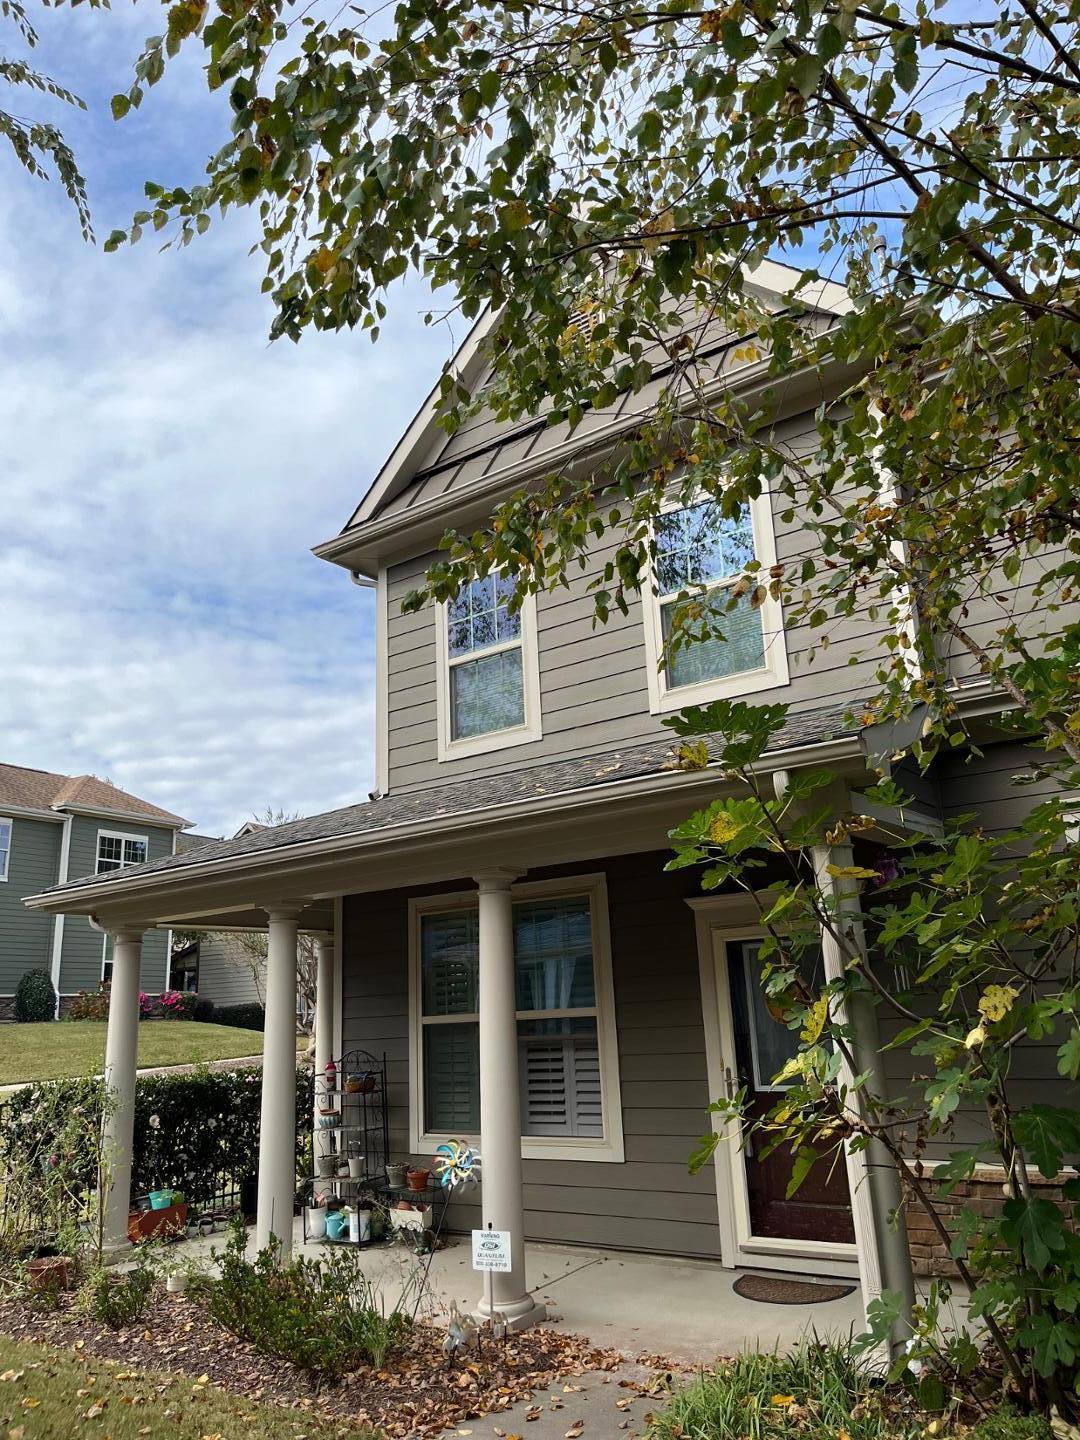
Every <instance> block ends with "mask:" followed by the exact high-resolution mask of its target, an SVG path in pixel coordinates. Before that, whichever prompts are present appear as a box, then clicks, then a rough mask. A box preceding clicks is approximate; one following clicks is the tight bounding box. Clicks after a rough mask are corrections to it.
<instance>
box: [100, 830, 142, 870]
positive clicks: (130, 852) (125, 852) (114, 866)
mask: <svg viewBox="0 0 1080 1440" xmlns="http://www.w3.org/2000/svg"><path fill="white" fill-rule="evenodd" d="M146 855H147V839H146V836H145V835H126V834H124V833H123V832H122V831H119V830H99V831H98V837H97V870H96V873H97V874H98V875H104V874H106V873H107V872H108V871H110V870H121V869H123V867H124V866H125V865H141V864H143V862H144V861H145V859H146Z"/></svg>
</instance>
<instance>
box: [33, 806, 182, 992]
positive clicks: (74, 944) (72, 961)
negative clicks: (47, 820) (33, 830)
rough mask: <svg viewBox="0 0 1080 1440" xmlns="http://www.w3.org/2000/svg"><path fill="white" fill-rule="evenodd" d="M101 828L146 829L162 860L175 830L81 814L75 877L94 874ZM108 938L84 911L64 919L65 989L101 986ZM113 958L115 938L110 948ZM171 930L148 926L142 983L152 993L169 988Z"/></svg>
mask: <svg viewBox="0 0 1080 1440" xmlns="http://www.w3.org/2000/svg"><path fill="white" fill-rule="evenodd" d="M99 830H113V831H117V832H121V833H123V834H126V835H145V836H146V840H147V859H148V860H160V859H162V858H163V857H164V856H166V855H171V854H172V848H173V832H172V831H171V830H165V829H162V828H161V827H160V826H154V825H148V824H146V823H145V822H144V821H142V820H129V819H126V818H125V819H112V820H98V819H95V818H94V817H93V816H91V815H76V816H75V817H74V818H73V820H72V822H71V849H70V853H69V856H68V874H69V876H70V877H71V879H73V880H74V879H77V878H80V877H82V876H84V875H93V873H94V870H95V868H96V866H97V841H98V831H99ZM103 945H105V938H104V936H103V935H102V933H101V931H100V930H95V929H94V927H93V926H92V925H91V924H90V921H89V920H87V919H86V917H85V916H84V915H69V916H68V917H67V919H66V920H65V921H64V952H63V967H62V969H61V972H60V993H61V994H62V995H75V994H76V993H77V992H78V991H80V990H96V989H97V988H98V986H99V985H100V984H101V963H102V947H103ZM105 953H106V955H108V956H109V958H111V956H112V945H111V941H110V942H109V943H108V945H107V946H106V949H105ZM168 983H169V980H168V933H167V931H165V930H148V931H147V932H146V934H145V936H144V937H143V944H142V963H141V965H140V967H139V985H140V986H141V988H142V989H143V990H145V991H147V993H148V994H151V995H160V993H161V992H162V991H163V990H165V989H167V988H168Z"/></svg>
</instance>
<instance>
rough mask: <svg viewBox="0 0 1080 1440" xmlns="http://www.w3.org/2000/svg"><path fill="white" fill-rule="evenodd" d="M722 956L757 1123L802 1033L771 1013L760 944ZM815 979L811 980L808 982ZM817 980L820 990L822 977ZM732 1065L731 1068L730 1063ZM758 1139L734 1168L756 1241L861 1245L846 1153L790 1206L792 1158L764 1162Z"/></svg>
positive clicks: (820, 1165)
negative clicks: (740, 1174)
mask: <svg viewBox="0 0 1080 1440" xmlns="http://www.w3.org/2000/svg"><path fill="white" fill-rule="evenodd" d="M724 949H725V951H726V958H727V978H728V985H729V995H730V1003H731V1020H732V1031H733V1039H734V1058H735V1069H736V1070H737V1074H738V1081H739V1084H740V1085H745V1086H746V1091H747V1096H748V1105H747V1112H748V1114H749V1115H750V1116H751V1117H754V1118H757V1117H759V1116H763V1115H765V1114H767V1113H768V1111H769V1110H771V1109H772V1107H773V1106H774V1105H775V1104H776V1102H777V1099H778V1098H779V1095H780V1093H782V1091H783V1090H784V1088H785V1087H784V1086H782V1085H776V1084H775V1083H774V1080H773V1077H774V1076H775V1075H777V1074H778V1073H779V1072H780V1071H781V1070H782V1069H783V1067H784V1064H785V1062H786V1061H788V1060H789V1059H791V1057H792V1056H793V1055H795V1054H796V1053H797V1052H798V1048H799V1037H798V1032H797V1031H794V1030H789V1029H788V1028H787V1026H786V1025H785V1024H784V1022H783V1020H782V1019H781V1018H779V1017H778V1016H777V1015H776V1014H775V1013H774V1011H773V1009H771V1008H770V1001H769V997H768V996H767V995H766V994H765V991H764V989H763V987H762V984H761V962H760V959H759V952H760V950H761V941H760V940H759V939H745V940H737V939H736V940H728V941H726V943H725V946H724ZM808 978H810V977H808ZM813 979H814V980H815V981H816V982H817V983H818V984H820V983H821V978H820V976H819V975H818V976H814V977H813ZM729 1063H730V1062H729ZM763 1148H764V1147H763V1146H762V1144H761V1143H760V1137H759V1138H758V1139H757V1141H755V1137H754V1136H752V1135H751V1136H750V1137H748V1139H747V1142H746V1144H745V1145H744V1147H743V1149H742V1151H741V1152H740V1154H739V1155H737V1156H735V1157H734V1160H733V1163H735V1164H736V1165H742V1166H743V1167H744V1170H745V1187H746V1198H747V1202H748V1208H749V1212H750V1235H751V1236H753V1237H761V1238H767V1239H773V1240H792V1241H799V1240H804V1241H805V1240H812V1241H825V1242H829V1241H831V1242H833V1243H851V1242H853V1241H854V1239H855V1229H854V1225H853V1223H852V1216H851V1202H850V1196H849V1192H848V1182H847V1167H846V1163H845V1157H844V1152H843V1147H842V1146H841V1145H838V1146H837V1147H836V1149H835V1150H834V1151H833V1152H832V1153H831V1154H828V1155H823V1156H822V1158H821V1159H819V1160H818V1162H817V1164H816V1165H815V1166H814V1167H813V1169H812V1170H811V1171H810V1173H809V1175H808V1176H807V1177H806V1178H805V1179H804V1180H803V1182H802V1184H801V1185H800V1186H799V1188H798V1190H796V1192H795V1194H794V1195H793V1196H792V1197H791V1199H790V1200H789V1199H788V1198H787V1187H788V1184H789V1182H790V1180H791V1169H792V1155H791V1152H790V1151H789V1150H788V1149H786V1148H780V1149H776V1150H773V1151H772V1152H771V1154H768V1155H765V1156H762V1155H761V1154H760V1151H761V1150H762V1149H763Z"/></svg>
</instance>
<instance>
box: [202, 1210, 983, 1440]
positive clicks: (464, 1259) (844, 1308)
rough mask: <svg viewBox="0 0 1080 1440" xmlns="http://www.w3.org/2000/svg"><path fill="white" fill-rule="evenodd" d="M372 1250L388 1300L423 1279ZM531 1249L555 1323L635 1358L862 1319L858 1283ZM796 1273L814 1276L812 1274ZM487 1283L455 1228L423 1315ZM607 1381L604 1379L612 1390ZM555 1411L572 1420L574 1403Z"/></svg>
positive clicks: (475, 1294) (771, 1342)
mask: <svg viewBox="0 0 1080 1440" xmlns="http://www.w3.org/2000/svg"><path fill="white" fill-rule="evenodd" d="M224 1242H225V1237H224V1236H223V1235H215V1236H213V1237H207V1238H205V1239H199V1240H195V1241H190V1242H187V1243H186V1244H185V1245H184V1246H183V1247H182V1248H183V1250H184V1251H186V1252H189V1253H194V1254H197V1253H203V1254H206V1253H207V1252H208V1251H209V1249H210V1248H211V1246H214V1247H216V1248H218V1249H221V1248H222V1247H223V1245H224ZM252 1243H254V1242H253V1241H252ZM295 1244H296V1248H297V1250H298V1251H302V1252H303V1253H305V1254H308V1255H317V1254H319V1253H320V1252H321V1251H322V1250H323V1249H324V1247H323V1246H322V1245H318V1244H310V1243H309V1244H308V1245H303V1244H301V1241H300V1232H299V1222H297V1231H296V1234H295ZM363 1254H364V1271H365V1273H366V1274H367V1275H368V1277H369V1278H370V1279H371V1281H372V1282H373V1283H374V1284H375V1285H376V1286H377V1287H378V1288H379V1289H380V1290H381V1291H382V1293H383V1295H384V1296H385V1298H386V1302H387V1304H388V1305H390V1304H393V1303H394V1302H395V1301H396V1299H397V1297H398V1296H399V1295H401V1294H402V1293H403V1292H406V1291H407V1290H408V1288H409V1286H410V1285H411V1284H415V1277H416V1274H417V1271H416V1267H417V1264H418V1263H420V1262H418V1260H417V1258H416V1257H415V1256H413V1255H412V1253H411V1252H410V1251H408V1250H405V1249H403V1248H402V1247H401V1246H399V1245H392V1244H387V1245H374V1246H372V1247H371V1248H370V1249H368V1250H365V1251H364V1252H363ZM525 1257H526V1267H527V1275H528V1284H529V1288H530V1290H531V1291H532V1293H533V1294H534V1295H535V1296H536V1298H537V1299H538V1300H542V1301H543V1302H544V1304H545V1305H546V1306H547V1308H548V1315H549V1317H550V1321H551V1323H553V1324H557V1325H559V1326H560V1328H564V1329H566V1330H568V1331H572V1332H574V1333H575V1334H579V1335H586V1336H588V1338H589V1339H590V1340H592V1341H593V1343H594V1344H596V1345H599V1346H602V1347H604V1348H606V1349H614V1350H621V1351H622V1352H623V1353H624V1354H625V1355H626V1356H627V1357H628V1359H636V1358H637V1357H639V1356H663V1357H667V1358H669V1359H671V1360H674V1361H680V1362H682V1363H684V1364H688V1365H691V1366H696V1365H703V1364H705V1365H707V1364H711V1363H712V1362H713V1361H714V1360H715V1359H716V1358H717V1356H726V1355H734V1354H737V1353H738V1352H739V1351H741V1350H746V1349H760V1350H774V1349H780V1350H784V1349H789V1348H790V1347H791V1346H793V1345H795V1344H796V1343H797V1342H798V1340H799V1339H800V1337H801V1336H802V1335H804V1334H805V1333H806V1332H807V1331H808V1330H810V1329H813V1330H815V1331H816V1332H817V1333H818V1334H819V1335H847V1334H848V1333H849V1332H850V1331H851V1330H852V1328H854V1329H856V1330H861V1329H862V1325H863V1315H862V1301H861V1297H860V1293H859V1290H858V1288H857V1287H856V1289H855V1290H854V1291H853V1292H852V1294H851V1295H849V1296H846V1297H844V1298H843V1299H840V1300H831V1301H828V1302H825V1303H818V1304H813V1305H771V1304H760V1303H758V1302H756V1301H752V1300H744V1299H743V1298H742V1297H741V1296H739V1295H736V1294H734V1292H733V1290H732V1286H733V1285H734V1283H735V1281H736V1279H737V1278H738V1272H737V1271H732V1270H724V1269H722V1268H721V1266H719V1265H718V1264H716V1263H714V1262H711V1261H702V1260H677V1259H671V1258H669V1257H667V1256H663V1257H660V1256H650V1255H630V1254H626V1253H623V1252H619V1251H613V1250H587V1249H579V1248H576V1247H570V1246H559V1245H537V1244H527V1245H526V1247H525ZM796 1278H798V1279H800V1280H804V1281H805V1280H809V1279H812V1278H813V1277H812V1276H810V1275H807V1274H805V1273H804V1274H802V1275H799V1276H798V1277H796ZM482 1285H483V1279H482V1277H481V1276H479V1275H477V1274H475V1273H474V1272H473V1269H472V1253H471V1247H470V1245H469V1242H468V1240H467V1239H465V1238H464V1237H461V1236H450V1237H449V1238H448V1241H447V1245H446V1248H445V1249H443V1250H439V1251H438V1252H436V1254H435V1255H433V1256H432V1257H431V1271H430V1283H429V1285H428V1287H427V1295H426V1298H425V1302H424V1305H423V1306H422V1309H421V1314H422V1315H427V1316H428V1317H429V1318H431V1319H432V1320H437V1319H438V1318H439V1317H440V1316H441V1315H442V1314H444V1313H445V1311H446V1309H447V1307H448V1306H449V1304H450V1302H451V1301H452V1300H454V1301H457V1303H458V1305H459V1306H460V1308H461V1309H462V1310H466V1311H467V1310H472V1309H473V1308H474V1306H475V1304H476V1302H477V1301H478V1300H479V1299H480V1296H481V1292H482ZM960 1308H961V1309H962V1302H961V1304H960ZM598 1383H599V1382H598ZM608 1388H610V1387H604V1390H605V1393H606V1390H607V1389H608ZM572 1393H574V1392H572ZM627 1393H629V1391H628V1392H627ZM556 1413H557V1415H559V1416H562V1417H563V1418H564V1419H565V1418H566V1413H567V1412H566V1411H565V1410H559V1411H557V1412H556ZM571 1418H578V1417H576V1416H575V1417H571ZM538 1424H539V1421H537V1422H534V1425H533V1427H532V1428H530V1430H529V1435H530V1437H531V1440H545V1437H544V1436H543V1435H542V1434H540V1432H539V1431H538V1430H537V1428H536V1426H537V1425H538ZM502 1428H504V1429H506V1428H507V1427H506V1426H505V1425H504V1426H503V1427H502ZM509 1428H511V1429H512V1428H514V1427H509ZM568 1428H570V1427H569V1426H564V1427H563V1430H566V1429H568ZM477 1433H479V1432H477ZM559 1433H560V1434H561V1433H562V1432H559Z"/></svg>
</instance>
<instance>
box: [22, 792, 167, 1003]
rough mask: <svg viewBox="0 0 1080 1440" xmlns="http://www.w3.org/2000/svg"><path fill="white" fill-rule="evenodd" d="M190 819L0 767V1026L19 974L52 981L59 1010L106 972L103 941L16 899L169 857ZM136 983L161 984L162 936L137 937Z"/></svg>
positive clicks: (154, 988) (107, 945)
mask: <svg viewBox="0 0 1080 1440" xmlns="http://www.w3.org/2000/svg"><path fill="white" fill-rule="evenodd" d="M190 823H191V822H190V821H188V820H183V819H181V817H180V816H179V815H173V814H172V813H171V812H170V811H168V810H163V809H162V808H161V807H160V806H159V805H151V804H150V803H149V801H146V800H140V799H138V797H137V796H135V795H129V794H128V793H127V792H126V791H124V790H120V789H118V788H117V787H116V786H115V785H110V784H109V783H108V781H106V780H98V779H97V778H96V777H95V776H93V775H54V774H52V773H51V772H50V771H47V770H31V769H28V768H26V767H25V766H22V765H0V1019H2V1020H9V1019H10V1018H11V1012H12V1004H13V1000H14V995H15V990H16V988H17V986H18V984H19V981H20V979H21V978H22V976H23V975H24V974H25V973H26V972H27V971H28V970H44V971H46V973H47V974H49V975H50V976H51V977H52V982H53V988H54V989H55V991H56V993H57V997H58V1000H59V1005H60V1011H61V1013H63V1009H64V1006H65V1003H66V1002H67V1001H69V1000H70V999H71V998H72V996H74V995H76V994H78V992H79V991H80V990H96V989H97V988H98V986H99V985H100V984H101V983H102V981H103V980H108V979H109V978H110V976H111V973H112V942H111V940H110V939H109V936H108V935H107V934H105V933H103V932H102V931H101V930H97V929H94V928H93V926H92V925H91V924H90V921H89V920H88V919H86V918H85V917H84V916H78V915H71V916H65V915H43V914H40V913H36V912H35V911H32V910H28V909H27V908H26V906H25V905H23V903H22V897H23V896H24V895H27V894H30V893H32V892H34V891H37V890H41V889H43V888H46V887H48V886H50V885H62V884H64V882H65V881H66V880H67V879H68V877H69V876H72V875H105V874H109V873H110V872H112V871H114V870H120V869H122V868H124V867H126V866H130V865H141V864H145V863H146V862H147V861H153V860H160V859H162V858H163V857H164V856H167V855H172V854H173V852H174V850H175V848H176V840H177V836H178V835H179V833H180V831H181V829H182V828H183V827H184V826H186V825H189V824H190ZM139 973H140V983H141V986H142V989H143V990H146V991H147V992H149V993H152V994H155V995H157V994H160V993H161V991H162V990H167V989H168V986H169V945H168V936H167V935H166V934H164V933H162V932H152V933H150V934H148V935H147V937H146V940H145V943H144V944H143V947H142V958H141V961H140V972H139Z"/></svg>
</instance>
